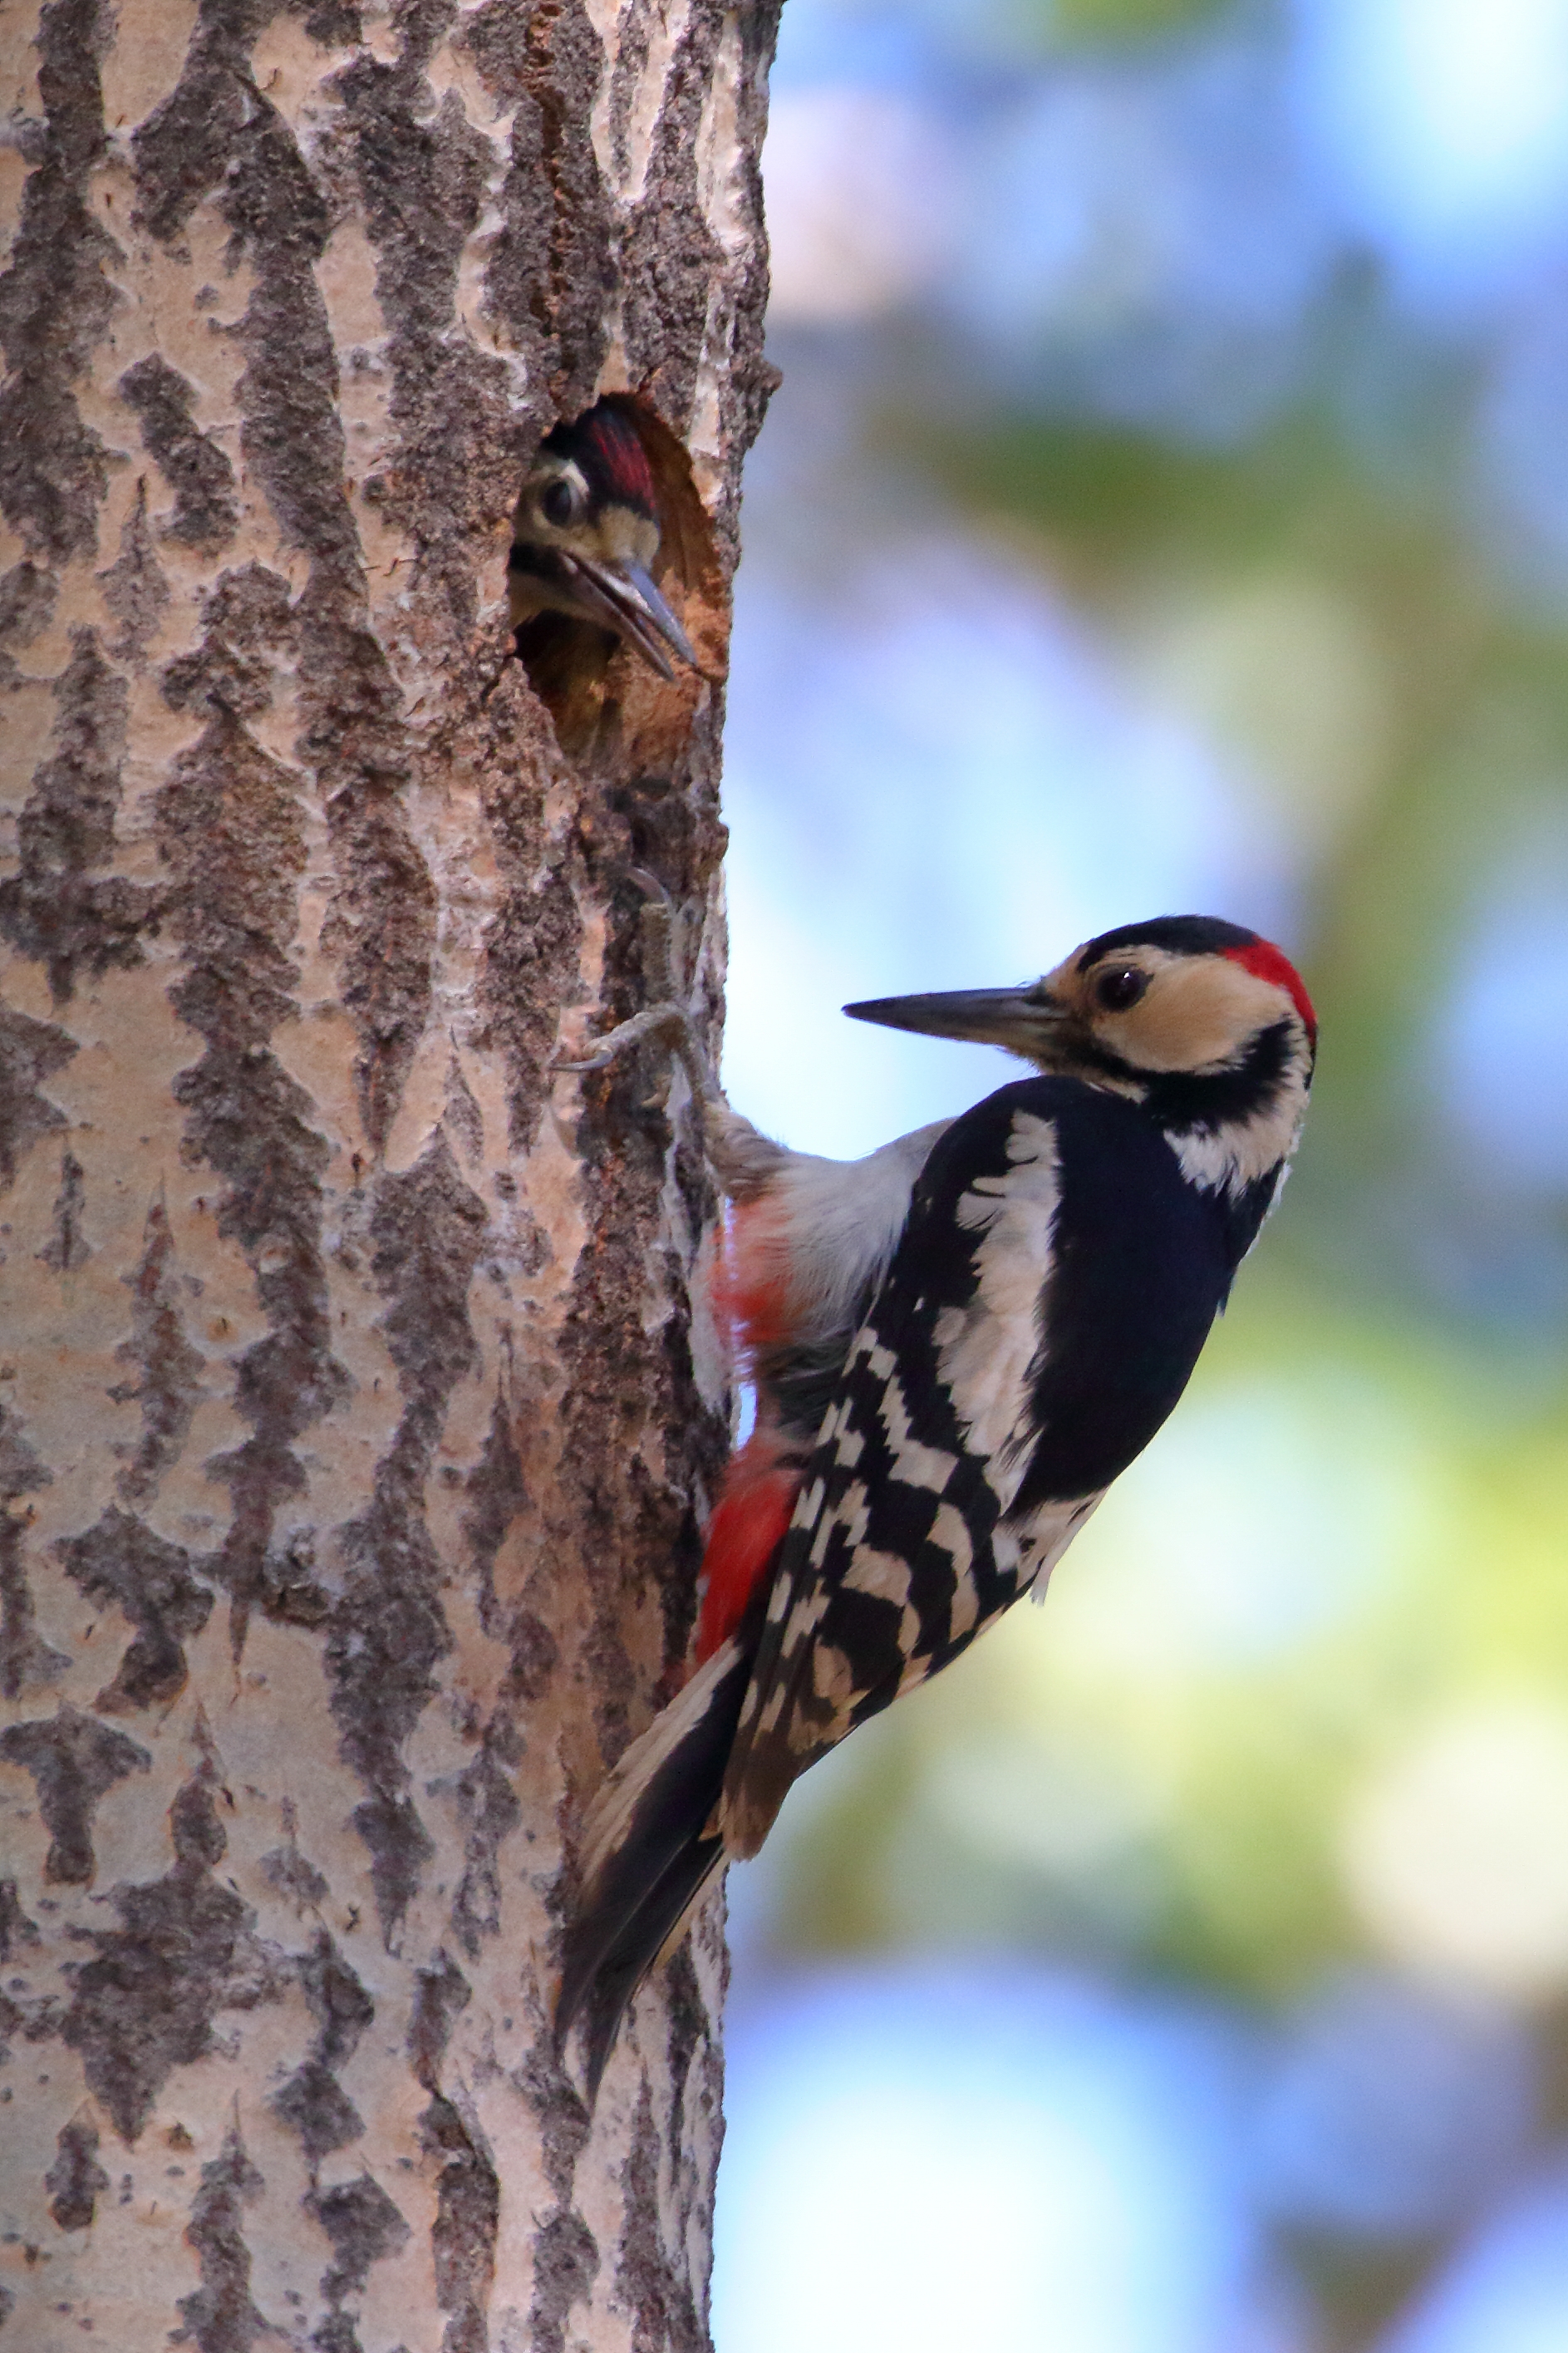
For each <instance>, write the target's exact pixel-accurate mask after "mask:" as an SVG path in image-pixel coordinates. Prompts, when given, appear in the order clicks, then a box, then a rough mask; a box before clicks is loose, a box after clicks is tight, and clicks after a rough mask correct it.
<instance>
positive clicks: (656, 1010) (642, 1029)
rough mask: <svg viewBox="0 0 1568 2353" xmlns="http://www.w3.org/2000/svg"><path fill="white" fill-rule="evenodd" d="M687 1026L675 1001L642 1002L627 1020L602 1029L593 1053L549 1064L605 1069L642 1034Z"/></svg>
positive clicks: (560, 1067)
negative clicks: (614, 1027)
mask: <svg viewBox="0 0 1568 2353" xmlns="http://www.w3.org/2000/svg"><path fill="white" fill-rule="evenodd" d="M687 1026H688V1025H687V1017H686V1015H685V1014H684V1013H683V1012H682V1011H681V1008H680V1007H679V1005H649V1006H645V1008H643V1010H642V1012H640V1013H634V1014H633V1016H632V1018H631V1019H630V1020H629V1021H623V1022H622V1023H621V1024H620V1026H619V1027H618V1028H617V1029H610V1030H606V1032H605V1035H604V1037H602V1038H601V1039H599V1041H598V1050H597V1051H596V1052H595V1053H593V1054H589V1055H586V1056H584V1058H583V1059H582V1060H580V1061H563V1060H558V1061H554V1062H552V1063H551V1065H550V1067H551V1069H552V1071H607V1070H608V1069H609V1066H610V1064H611V1063H612V1062H614V1061H617V1060H619V1058H620V1057H621V1055H623V1054H626V1053H629V1052H630V1050H631V1049H632V1048H633V1047H634V1046H640V1045H641V1044H642V1042H643V1039H645V1038H654V1037H657V1036H658V1033H659V1031H660V1030H661V1029H666V1030H670V1031H679V1030H681V1029H685V1028H686V1027H687Z"/></svg>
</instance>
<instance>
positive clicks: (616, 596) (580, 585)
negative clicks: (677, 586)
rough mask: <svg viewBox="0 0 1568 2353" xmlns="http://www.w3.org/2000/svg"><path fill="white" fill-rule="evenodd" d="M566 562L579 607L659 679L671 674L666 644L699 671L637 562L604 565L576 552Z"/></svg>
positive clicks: (673, 619)
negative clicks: (625, 644)
mask: <svg viewBox="0 0 1568 2353" xmlns="http://www.w3.org/2000/svg"><path fill="white" fill-rule="evenodd" d="M565 562H566V565H568V567H569V568H570V570H571V571H572V572H573V574H574V575H575V577H574V580H573V584H572V585H573V587H574V590H575V592H576V596H577V600H578V602H579V604H581V605H582V606H583V607H584V608H585V609H586V610H587V611H589V612H591V613H592V614H593V615H594V617H595V619H597V620H601V621H603V623H604V625H605V628H607V629H614V630H615V631H616V634H617V636H619V637H623V638H629V639H630V641H631V643H632V644H633V645H634V646H636V648H637V651H638V653H640V654H641V655H642V656H643V658H644V659H645V660H647V661H648V662H651V663H652V665H653V667H654V669H655V670H658V674H659V676H660V678H664V679H672V678H673V677H674V676H675V670H674V666H673V665H672V663H671V661H670V659H669V655H668V654H667V653H666V651H665V648H666V646H668V647H669V648H670V649H671V650H672V651H673V652H675V653H677V654H679V657H680V659H681V660H682V661H683V662H689V664H690V666H691V668H692V669H693V670H695V669H696V668H697V656H696V655H695V654H694V653H693V652H692V650H691V644H690V640H689V638H688V637H687V634H686V632H685V630H684V629H683V628H681V626H680V623H679V621H678V620H677V619H676V617H675V615H674V614H673V613H672V612H671V611H670V609H669V607H668V605H667V604H666V603H665V600H664V598H663V597H662V596H660V595H659V593H658V589H657V588H656V587H655V586H654V584H653V581H652V579H651V578H650V576H649V575H648V574H647V572H645V571H644V569H643V567H642V565H640V564H633V563H630V562H626V563H624V564H602V563H600V562H599V561H598V560H597V558H596V557H594V556H591V555H575V554H572V555H567V556H566V557H565Z"/></svg>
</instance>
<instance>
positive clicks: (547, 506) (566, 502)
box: [539, 481, 577, 531]
mask: <svg viewBox="0 0 1568 2353" xmlns="http://www.w3.org/2000/svg"><path fill="white" fill-rule="evenodd" d="M539 512H540V513H541V514H542V516H543V517H544V520H545V522H552V523H553V524H554V525H555V528H556V530H557V531H561V530H563V529H564V527H565V526H566V524H567V523H569V522H571V520H572V518H573V516H574V514H575V513H576V512H577V493H576V491H574V489H573V487H572V485H571V483H570V482H563V481H553V482H551V483H550V484H549V485H548V486H547V487H546V488H545V489H544V490H543V491H542V492H541V493H540V500H539Z"/></svg>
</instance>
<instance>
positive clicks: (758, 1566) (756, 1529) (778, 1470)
mask: <svg viewBox="0 0 1568 2353" xmlns="http://www.w3.org/2000/svg"><path fill="white" fill-rule="evenodd" d="M804 1475H805V1473H804V1469H803V1466H802V1465H801V1464H800V1463H799V1462H797V1461H791V1460H787V1459H782V1448H781V1442H780V1440H779V1439H778V1438H777V1437H776V1436H775V1435H774V1433H773V1431H772V1430H756V1431H754V1432H753V1433H752V1436H751V1437H750V1438H749V1439H748V1440H747V1441H746V1443H745V1445H744V1446H742V1449H741V1451H740V1452H739V1454H737V1455H736V1457H735V1459H734V1461H732V1462H731V1465H730V1467H729V1469H728V1470H727V1471H726V1472H725V1473H724V1484H723V1487H722V1489H721V1493H720V1496H719V1501H718V1504H717V1505H716V1506H715V1508H714V1513H713V1516H712V1518H711V1519H710V1521H709V1523H708V1548H707V1550H706V1552H705V1553H704V1555H703V1557H702V1574H703V1577H704V1578H705V1579H706V1589H705V1591H704V1593H703V1596H702V1614H701V1616H700V1618H699V1620H698V1622H697V1662H698V1664H699V1666H700V1665H701V1664H702V1662H704V1661H705V1660H707V1659H710V1658H711V1657H712V1655H713V1653H714V1651H717V1650H718V1649H719V1648H720V1646H721V1644H722V1643H724V1642H726V1641H728V1640H729V1638H730V1636H731V1634H732V1633H733V1632H734V1630H735V1629H736V1627H737V1626H738V1625H739V1624H740V1622H741V1620H742V1618H743V1617H744V1616H745V1614H746V1604H747V1602H748V1601H750V1599H751V1598H752V1594H753V1592H754V1591H755V1590H756V1588H757V1583H758V1580H759V1579H760V1578H761V1577H764V1576H765V1575H766V1574H767V1571H768V1569H769V1568H770V1567H772V1565H773V1556H774V1555H775V1554H776V1553H777V1551H778V1548H779V1546H780V1545H781V1544H783V1542H784V1531H785V1529H786V1528H787V1527H788V1526H789V1524H790V1519H791V1516H792V1514H794V1511H795V1497H796V1496H797V1495H798V1494H799V1493H800V1488H801V1481H802V1479H803V1477H804Z"/></svg>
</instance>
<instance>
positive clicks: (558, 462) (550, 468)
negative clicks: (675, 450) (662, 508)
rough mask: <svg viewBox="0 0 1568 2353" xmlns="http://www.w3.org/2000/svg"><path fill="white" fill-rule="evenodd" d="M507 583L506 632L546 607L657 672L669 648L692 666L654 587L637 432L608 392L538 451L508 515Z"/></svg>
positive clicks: (644, 464)
mask: <svg viewBox="0 0 1568 2353" xmlns="http://www.w3.org/2000/svg"><path fill="white" fill-rule="evenodd" d="M511 530H512V539H511V553H510V555H509V556H508V558H507V586H508V589H509V592H510V604H511V624H512V628H513V629H514V630H516V629H521V628H526V626H527V624H528V623H529V622H531V621H534V620H537V619H538V618H539V617H541V615H542V614H546V613H557V614H563V615H564V616H565V617H567V618H569V619H571V620H574V621H589V622H592V623H593V624H594V625H595V628H601V629H609V630H613V631H614V633H615V635H616V637H619V638H625V639H626V643H627V644H628V645H630V646H635V647H636V648H637V652H638V653H639V654H641V656H642V658H643V659H644V660H645V661H646V662H648V663H649V664H651V666H652V667H653V669H655V670H657V671H658V674H659V676H660V678H664V679H671V678H673V677H674V676H675V670H674V668H673V666H672V664H671V662H670V659H669V655H670V653H671V652H673V653H675V654H677V655H679V658H680V659H681V660H682V661H683V662H689V663H690V664H691V665H692V666H693V668H695V667H696V663H697V657H696V655H695V654H694V653H693V651H692V649H691V646H690V643H689V640H688V638H687V635H686V632H685V630H684V629H683V628H681V626H680V623H679V621H678V620H677V619H676V617H675V615H674V614H673V613H672V612H671V611H670V609H669V607H668V604H667V603H666V601H665V599H664V597H663V596H661V595H660V593H659V590H658V587H657V586H655V584H654V579H653V573H652V566H653V565H654V562H655V560H656V559H657V557H658V543H659V506H658V491H657V489H656V487H655V483H654V478H653V469H652V467H651V466H650V464H649V463H648V457H647V450H646V448H644V446H643V442H642V437H641V436H640V434H639V433H638V431H637V427H636V425H635V424H634V423H633V422H632V419H631V417H629V416H628V415H627V413H626V409H625V408H624V407H623V406H621V405H620V404H619V403H618V402H617V401H616V400H615V399H614V398H613V397H611V398H608V399H605V400H600V401H597V402H595V405H594V406H593V407H592V408H590V409H589V410H588V411H587V413H586V414H585V415H584V416H582V417H577V418H576V419H575V420H574V422H573V423H572V424H570V425H558V426H556V427H555V429H554V431H553V432H552V433H548V434H546V436H545V438H544V439H543V440H542V442H541V444H540V447H539V455H538V457H537V458H536V459H534V462H533V466H532V469H531V471H530V473H529V476H528V480H526V481H525V482H524V484H523V486H522V491H521V495H520V497H519V499H518V501H517V510H516V512H515V513H514V514H513V516H512V525H511Z"/></svg>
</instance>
